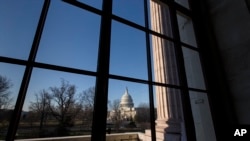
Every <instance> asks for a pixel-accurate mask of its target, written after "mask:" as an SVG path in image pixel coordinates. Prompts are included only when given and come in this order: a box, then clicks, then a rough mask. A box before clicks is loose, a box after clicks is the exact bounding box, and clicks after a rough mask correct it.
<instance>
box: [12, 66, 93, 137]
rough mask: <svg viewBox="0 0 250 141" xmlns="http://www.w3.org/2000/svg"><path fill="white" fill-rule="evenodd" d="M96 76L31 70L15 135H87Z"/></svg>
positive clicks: (90, 121)
mask: <svg viewBox="0 0 250 141" xmlns="http://www.w3.org/2000/svg"><path fill="white" fill-rule="evenodd" d="M94 87H95V78H94V77H90V76H85V75H78V74H71V73H65V72H58V71H52V70H45V69H37V68H35V69H33V72H32V76H31V80H30V84H29V87H28V91H27V95H26V99H25V103H24V106H23V114H22V117H21V119H20V122H19V127H18V131H17V136H16V138H20V139H21V138H22V139H27V138H40V137H56V136H73V135H90V134H91V125H90V124H91V123H92V111H93V102H94V100H93V99H94Z"/></svg>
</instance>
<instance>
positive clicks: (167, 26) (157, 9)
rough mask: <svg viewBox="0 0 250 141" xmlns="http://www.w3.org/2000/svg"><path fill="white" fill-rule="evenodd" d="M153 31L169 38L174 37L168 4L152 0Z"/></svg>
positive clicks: (151, 19) (151, 18) (151, 21)
mask: <svg viewBox="0 0 250 141" xmlns="http://www.w3.org/2000/svg"><path fill="white" fill-rule="evenodd" d="M149 15H151V16H150V22H149V23H151V27H150V28H151V29H152V30H153V31H155V32H158V33H161V34H163V35H166V36H168V37H173V35H172V27H171V21H170V13H169V8H168V6H167V5H166V4H163V3H159V2H155V1H153V0H150V14H149Z"/></svg>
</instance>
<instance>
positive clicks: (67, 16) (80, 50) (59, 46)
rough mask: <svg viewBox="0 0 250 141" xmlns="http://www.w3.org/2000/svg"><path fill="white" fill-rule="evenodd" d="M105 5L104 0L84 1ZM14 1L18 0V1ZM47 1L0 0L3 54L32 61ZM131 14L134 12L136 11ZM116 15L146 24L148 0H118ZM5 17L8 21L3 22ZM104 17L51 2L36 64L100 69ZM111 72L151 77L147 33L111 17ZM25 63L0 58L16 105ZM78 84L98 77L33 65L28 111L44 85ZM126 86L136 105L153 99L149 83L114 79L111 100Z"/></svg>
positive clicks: (84, 86) (83, 85)
mask: <svg viewBox="0 0 250 141" xmlns="http://www.w3.org/2000/svg"><path fill="white" fill-rule="evenodd" d="M79 1H81V2H84V3H86V4H89V5H91V6H93V7H95V8H98V9H101V6H102V1H101V0H79ZM14 2H15V3H14ZM42 5H43V1H42V0H40V1H34V0H25V1H15V0H1V1H0V19H1V20H0V31H1V32H0V56H5V57H10V58H17V59H22V60H27V58H28V55H29V50H30V48H31V45H32V41H33V37H34V34H35V29H36V26H37V23H38V20H39V19H38V18H39V14H40V12H41V8H42ZM131 13H132V14H131ZM113 14H115V15H117V16H121V17H123V18H126V19H128V20H131V21H133V22H135V23H137V24H140V25H142V26H144V11H143V0H136V1H134V0H114V1H113ZM2 19H4V20H2ZM100 21H101V17H100V16H99V15H96V14H93V13H91V12H88V11H86V10H83V9H80V8H75V7H74V6H72V5H69V4H66V3H63V2H61V1H59V0H52V1H51V6H50V9H49V12H48V16H47V20H46V23H45V27H44V32H43V34H42V37H41V41H40V44H39V49H38V53H37V56H36V62H42V63H49V64H53V65H60V66H66V67H72V68H77V69H84V70H88V71H93V72H95V71H96V67H97V55H98V54H97V53H98V46H99V32H100ZM111 33H112V35H111V56H110V74H115V75H121V76H129V77H135V78H139V79H145V80H146V79H147V63H146V40H145V33H144V32H142V31H139V30H137V29H134V28H132V27H129V26H127V25H124V24H122V23H119V22H117V21H114V20H113V21H112V31H111ZM24 69H25V68H24V66H19V65H12V64H6V63H2V62H0V75H2V76H6V77H7V78H9V79H10V80H11V82H12V83H13V87H12V89H11V90H10V91H11V93H12V97H13V98H14V100H13V103H15V100H16V97H17V94H18V91H19V88H20V84H21V80H22V77H23V73H24ZM62 78H63V79H65V80H67V81H69V83H70V84H74V85H76V87H77V92H76V93H80V92H82V91H83V90H86V89H88V88H89V87H92V86H94V85H95V77H91V76H84V75H78V74H71V73H65V72H58V71H53V70H46V69H39V68H34V69H33V72H32V76H31V80H30V83H29V87H28V91H27V94H26V100H25V104H24V107H23V110H26V111H27V110H28V105H29V103H30V102H31V101H33V100H34V94H36V93H39V91H40V90H42V89H48V88H49V87H54V86H58V87H59V86H60V82H61V79H62ZM126 87H127V88H128V91H129V93H130V94H131V96H132V98H133V100H134V103H135V106H137V105H139V104H140V103H149V102H148V101H149V100H148V86H147V85H145V84H139V83H132V82H126V81H120V80H113V79H110V81H109V100H111V101H112V100H115V99H120V98H121V96H122V95H123V94H124V92H125V89H126Z"/></svg>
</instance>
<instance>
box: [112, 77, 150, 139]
mask: <svg viewBox="0 0 250 141" xmlns="http://www.w3.org/2000/svg"><path fill="white" fill-rule="evenodd" d="M148 98H149V96H148V86H147V85H145V84H139V83H133V82H127V81H121V80H113V79H111V80H110V81H109V93H108V100H109V103H108V104H109V105H108V107H109V110H108V117H107V128H108V130H109V131H110V133H111V134H114V133H125V132H141V133H144V132H145V130H146V129H150V112H149V111H150V110H149V99H148ZM135 135H136V136H135V137H134V136H133V133H131V136H132V137H131V138H130V140H133V139H134V140H135V139H136V138H137V134H135ZM112 136H115V135H111V136H108V137H112ZM128 138H129V135H124V136H122V139H124V140H125V139H128Z"/></svg>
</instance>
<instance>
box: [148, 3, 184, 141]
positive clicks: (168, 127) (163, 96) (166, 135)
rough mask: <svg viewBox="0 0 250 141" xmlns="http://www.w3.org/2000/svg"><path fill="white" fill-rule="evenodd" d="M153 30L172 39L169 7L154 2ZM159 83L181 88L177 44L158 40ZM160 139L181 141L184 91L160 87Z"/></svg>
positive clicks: (155, 45)
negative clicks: (176, 54) (182, 96)
mask: <svg viewBox="0 0 250 141" xmlns="http://www.w3.org/2000/svg"><path fill="white" fill-rule="evenodd" d="M150 8H151V9H150V14H151V26H152V29H153V30H154V31H156V32H158V33H161V34H164V35H167V36H170V37H171V36H172V31H171V30H172V29H171V24H170V16H169V11H168V7H167V6H166V5H163V4H161V3H158V2H155V1H153V0H151V1H150ZM152 43H153V59H154V76H155V81H156V82H160V83H165V84H175V85H178V84H179V78H178V70H177V65H176V57H175V49H174V44H173V43H172V42H170V41H167V40H165V39H162V38H160V37H157V36H153V37H152ZM156 104H157V120H156V138H157V141H180V140H181V136H182V135H181V133H182V127H181V125H182V123H183V115H182V108H181V97H180V91H179V90H177V89H172V88H166V87H161V86H158V87H156Z"/></svg>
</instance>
